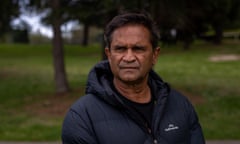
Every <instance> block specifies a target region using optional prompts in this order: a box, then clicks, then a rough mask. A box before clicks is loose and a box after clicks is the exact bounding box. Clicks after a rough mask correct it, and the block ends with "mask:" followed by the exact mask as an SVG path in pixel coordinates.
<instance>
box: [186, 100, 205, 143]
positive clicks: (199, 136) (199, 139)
mask: <svg viewBox="0 0 240 144" xmlns="http://www.w3.org/2000/svg"><path fill="white" fill-rule="evenodd" d="M189 121H190V135H191V136H190V138H191V140H190V142H191V144H205V139H204V136H203V132H202V128H201V125H200V123H199V121H198V116H197V113H196V111H195V110H194V107H193V106H192V105H191V104H190V120H189Z"/></svg>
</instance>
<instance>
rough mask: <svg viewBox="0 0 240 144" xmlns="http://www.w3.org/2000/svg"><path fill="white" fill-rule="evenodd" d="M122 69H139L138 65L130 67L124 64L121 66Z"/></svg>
mask: <svg viewBox="0 0 240 144" xmlns="http://www.w3.org/2000/svg"><path fill="white" fill-rule="evenodd" d="M120 69H138V67H132V66H131V67H128V66H124V67H121V66H120Z"/></svg>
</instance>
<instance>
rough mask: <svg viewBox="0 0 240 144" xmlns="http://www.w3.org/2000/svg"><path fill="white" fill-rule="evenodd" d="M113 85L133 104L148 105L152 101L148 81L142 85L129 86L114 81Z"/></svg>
mask: <svg viewBox="0 0 240 144" xmlns="http://www.w3.org/2000/svg"><path fill="white" fill-rule="evenodd" d="M113 83H114V86H115V87H116V89H117V90H118V92H119V93H120V94H121V95H123V96H124V97H126V98H127V99H129V100H131V101H133V102H136V103H148V102H150V101H151V90H150V88H149V86H148V84H147V80H146V81H144V82H142V83H140V84H139V83H138V84H127V83H124V82H122V81H120V80H118V79H114V80H113Z"/></svg>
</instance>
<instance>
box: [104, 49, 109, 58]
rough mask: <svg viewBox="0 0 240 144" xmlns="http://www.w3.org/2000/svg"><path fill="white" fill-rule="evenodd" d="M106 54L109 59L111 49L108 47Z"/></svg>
mask: <svg viewBox="0 0 240 144" xmlns="http://www.w3.org/2000/svg"><path fill="white" fill-rule="evenodd" d="M105 54H106V56H107V58H108V57H109V56H110V49H109V48H108V47H105Z"/></svg>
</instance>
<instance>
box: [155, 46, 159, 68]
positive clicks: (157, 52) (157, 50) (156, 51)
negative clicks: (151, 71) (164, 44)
mask: <svg viewBox="0 0 240 144" xmlns="http://www.w3.org/2000/svg"><path fill="white" fill-rule="evenodd" d="M159 54H160V47H157V48H155V49H154V51H153V65H155V64H156V63H157V59H158V56H159Z"/></svg>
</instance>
